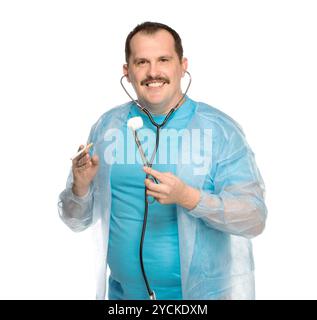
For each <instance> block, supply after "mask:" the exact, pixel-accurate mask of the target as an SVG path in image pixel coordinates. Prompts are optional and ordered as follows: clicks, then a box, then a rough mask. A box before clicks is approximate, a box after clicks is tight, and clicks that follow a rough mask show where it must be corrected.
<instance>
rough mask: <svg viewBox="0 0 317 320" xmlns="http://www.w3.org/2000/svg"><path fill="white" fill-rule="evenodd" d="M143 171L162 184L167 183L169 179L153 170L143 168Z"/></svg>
mask: <svg viewBox="0 0 317 320" xmlns="http://www.w3.org/2000/svg"><path fill="white" fill-rule="evenodd" d="M143 170H144V172H145V173H147V174H150V175H151V176H153V177H154V178H156V179H158V180H159V181H160V182H163V183H164V182H167V181H169V179H170V177H167V176H166V175H165V174H164V173H162V172H159V171H157V170H154V169H152V168H149V167H143Z"/></svg>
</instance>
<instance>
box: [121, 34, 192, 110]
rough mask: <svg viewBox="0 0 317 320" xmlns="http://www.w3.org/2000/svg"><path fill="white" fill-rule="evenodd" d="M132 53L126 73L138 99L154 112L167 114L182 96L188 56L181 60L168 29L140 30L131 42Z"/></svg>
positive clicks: (125, 69) (125, 68)
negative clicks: (152, 31) (148, 31)
mask: <svg viewBox="0 0 317 320" xmlns="http://www.w3.org/2000/svg"><path fill="white" fill-rule="evenodd" d="M130 48H131V55H130V57H129V63H128V65H124V66H123V72H124V74H125V75H127V79H128V81H129V82H131V83H132V85H133V88H134V90H135V92H136V94H137V96H138V100H139V102H140V103H141V104H142V105H144V106H145V107H149V108H150V109H151V111H152V112H154V113H165V112H167V111H168V110H169V109H170V108H171V107H174V106H175V105H176V103H177V102H178V100H179V99H180V98H181V96H182V91H181V86H180V84H181V78H182V77H183V76H184V72H185V70H186V69H187V59H186V58H184V59H183V61H182V62H180V60H179V57H178V55H177V53H176V51H175V45H174V38H173V36H172V35H171V34H170V33H169V32H167V31H166V30H159V31H157V32H156V33H154V34H151V35H149V34H144V33H142V32H139V33H137V34H135V35H134V36H133V38H132V39H131V42H130Z"/></svg>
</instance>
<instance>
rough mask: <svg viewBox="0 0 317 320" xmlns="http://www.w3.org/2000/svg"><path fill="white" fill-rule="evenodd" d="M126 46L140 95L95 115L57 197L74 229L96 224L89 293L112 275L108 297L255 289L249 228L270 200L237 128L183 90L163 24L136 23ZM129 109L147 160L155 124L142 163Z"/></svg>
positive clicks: (259, 226) (177, 43)
mask: <svg viewBox="0 0 317 320" xmlns="http://www.w3.org/2000/svg"><path fill="white" fill-rule="evenodd" d="M125 53H126V63H125V64H124V66H123V73H124V75H125V77H126V79H127V81H128V82H129V83H131V84H132V87H133V89H134V91H135V93H136V95H137V99H138V100H137V101H131V102H129V103H126V104H123V105H121V106H118V107H116V108H113V109H111V110H109V111H107V112H106V113H105V114H103V115H102V116H101V118H100V119H99V120H98V121H97V122H96V124H95V125H94V126H93V127H92V129H91V132H90V135H89V138H88V142H89V143H93V147H92V149H91V150H88V149H89V148H87V149H86V150H85V151H84V152H83V153H82V154H80V155H79V156H77V157H76V158H74V159H73V163H72V170H71V173H70V176H69V178H68V181H67V185H66V189H65V190H64V191H63V192H62V193H61V194H60V197H59V213H60V217H61V218H62V220H63V221H64V222H65V223H66V224H67V225H68V226H69V227H70V228H71V229H72V230H74V231H82V230H84V229H86V228H87V227H89V226H90V225H94V226H95V231H94V232H95V233H96V235H97V238H98V239H99V241H98V246H99V248H98V253H99V256H98V257H99V260H98V266H99V278H98V279H99V280H98V285H97V298H98V299H104V298H105V297H106V288H107V282H108V284H109V291H108V297H109V299H118V300H123V299H149V298H154V294H153V292H155V295H156V298H157V299H178V300H181V299H186V300H188V299H253V298H254V296H255V292H254V291H255V290H254V274H253V270H254V264H253V256H252V246H251V242H250V238H252V237H254V236H257V235H258V234H260V233H261V232H262V231H263V229H264V226H265V220H266V207H265V203H264V183H263V180H262V178H261V175H260V173H259V170H258V169H257V166H256V163H255V160H254V154H253V152H252V150H251V149H250V147H249V145H248V143H247V142H246V139H245V136H244V134H243V132H242V130H241V128H240V127H239V125H238V124H237V123H236V122H235V121H234V120H233V119H231V118H230V117H229V116H227V115H225V114H224V113H222V112H221V111H219V110H217V109H215V108H213V107H211V106H209V105H207V104H205V103H202V102H196V101H194V100H192V99H190V98H189V97H188V96H187V95H185V94H183V93H182V89H181V80H182V78H184V77H185V74H186V71H187V67H188V65H187V59H186V58H184V57H183V48H182V42H181V39H180V37H179V35H178V33H177V32H176V31H175V30H173V29H172V28H170V27H169V26H167V25H164V24H161V23H153V22H145V23H142V24H140V25H138V26H137V27H136V28H135V29H134V30H133V31H131V33H130V34H129V35H128V37H127V39H126V46H125ZM144 109H146V110H147V112H145V111H144ZM134 117H140V118H141V119H142V123H143V127H142V129H139V130H138V134H139V136H140V141H141V142H140V145H141V147H143V149H144V150H145V151H144V154H145V157H147V159H149V158H150V156H151V155H152V152H153V150H155V148H156V146H157V143H158V139H156V137H157V136H156V134H157V128H156V127H157V126H155V125H153V121H154V122H155V123H157V124H162V129H161V130H160V137H161V140H160V141H159V145H158V146H159V147H158V149H157V152H156V153H154V154H155V157H154V159H153V165H150V166H149V167H147V166H145V167H143V165H142V162H141V160H140V155H139V158H138V159H139V160H138V161H135V162H132V163H131V161H129V159H131V158H130V157H129V156H130V155H131V153H132V154H134V155H136V154H138V151H139V150H138V149H135V148H131V147H129V146H130V142H131V141H130V140H131V132H130V130H128V128H127V121H128V120H129V119H131V118H134ZM162 137H165V139H162ZM166 137H168V138H166ZM133 142H134V141H133ZM82 148H84V146H80V149H82ZM109 148H110V149H109ZM109 150H111V151H110V154H112V155H113V157H112V160H111V161H109V159H110V158H111V157H109V152H108V151H109ZM175 153H176V154H177V156H176V157H175ZM113 159H114V160H113ZM162 159H163V160H162ZM198 164H200V165H201V164H202V165H203V170H198V169H199V168H198ZM200 169H201V168H200ZM150 177H152V179H149V178H150ZM150 198H151V199H152V200H154V201H150V200H149V199H150ZM145 201H146V203H145ZM145 223H147V224H146V230H145V228H144V226H145ZM145 231H146V232H145ZM141 235H142V237H141ZM107 265H108V266H109V268H110V275H109V278H108V281H107V275H106V269H107V268H106V267H107Z"/></svg>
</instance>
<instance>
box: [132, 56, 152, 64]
mask: <svg viewBox="0 0 317 320" xmlns="http://www.w3.org/2000/svg"><path fill="white" fill-rule="evenodd" d="M140 60H144V61H148V59H146V58H142V57H135V58H134V59H133V62H134V63H135V62H137V61H140Z"/></svg>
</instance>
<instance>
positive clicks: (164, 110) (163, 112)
mask: <svg viewBox="0 0 317 320" xmlns="http://www.w3.org/2000/svg"><path fill="white" fill-rule="evenodd" d="M179 99H181V101H179ZM179 99H178V100H177V101H176V102H173V104H170V105H169V106H168V107H165V106H163V107H161V108H160V107H150V106H148V107H147V108H148V110H149V111H150V112H151V114H153V115H157V116H159V115H166V114H168V113H169V112H170V110H171V109H172V108H175V107H176V106H177V108H179V107H180V106H181V105H182V104H183V103H184V102H185V100H186V98H185V97H180V98H179Z"/></svg>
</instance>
